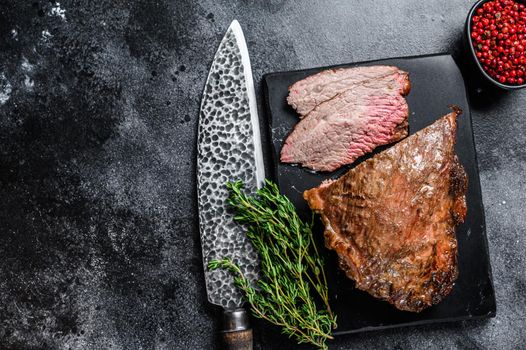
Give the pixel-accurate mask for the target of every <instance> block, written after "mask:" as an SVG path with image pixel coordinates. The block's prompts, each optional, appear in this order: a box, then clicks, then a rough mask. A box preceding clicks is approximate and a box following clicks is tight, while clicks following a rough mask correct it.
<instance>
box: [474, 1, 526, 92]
mask: <svg viewBox="0 0 526 350" xmlns="http://www.w3.org/2000/svg"><path fill="white" fill-rule="evenodd" d="M489 1H492V0H479V1H477V2H476V3H475V4H473V6H472V7H471V9H470V10H469V13H468V17H467V19H466V37H467V40H468V46H469V51H470V52H471V56H472V58H473V59H474V60H475V64H476V65H477V67H478V68H479V70H480V71H481V72H482V74H483V75H484V77H485V78H486V79H487V80H489V81H490V82H491V83H493V84H494V85H496V86H498V87H500V88H502V89H506V90H518V89H522V88H525V87H526V82H525V83H524V84H522V85H508V84H503V83H501V82H499V81H497V80H495V79H494V78H493V77H491V76H490V75H489V74H488V73H486V71H485V70H484V67H482V65H481V64H480V62H479V60H478V58H477V55H476V53H475V49H474V48H473V41H472V38H471V20H472V18H473V14H474V13H475V11H476V10H477V9H478V8H479V7H480V6H481V5H482V4H484V3H486V2H489ZM518 2H519V1H518ZM521 2H522V1H521Z"/></svg>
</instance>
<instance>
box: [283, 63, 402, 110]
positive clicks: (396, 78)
mask: <svg viewBox="0 0 526 350" xmlns="http://www.w3.org/2000/svg"><path fill="white" fill-rule="evenodd" d="M382 79H384V80H385V79H388V80H391V81H393V82H395V83H394V85H397V86H398V87H399V88H400V93H402V94H404V93H403V91H407V92H409V88H410V87H409V79H407V73H406V72H404V71H402V70H400V69H398V68H397V67H393V66H369V67H356V68H338V69H328V70H325V71H323V72H320V73H318V74H314V75H311V76H309V77H307V78H305V79H303V80H300V81H298V82H296V83H294V84H293V85H292V86H290V87H289V96H288V97H287V101H288V103H289V104H290V105H291V106H292V107H293V108H294V109H295V110H296V111H297V112H298V114H299V115H300V117H303V116H305V115H307V114H308V113H309V112H310V111H312V110H313V109H314V108H315V107H316V106H317V105H319V104H321V103H323V102H325V101H327V100H330V99H331V98H333V97H335V96H336V95H338V94H340V93H342V92H344V91H346V90H347V89H349V87H351V86H355V85H360V84H376V83H377V82H378V81H379V80H382Z"/></svg>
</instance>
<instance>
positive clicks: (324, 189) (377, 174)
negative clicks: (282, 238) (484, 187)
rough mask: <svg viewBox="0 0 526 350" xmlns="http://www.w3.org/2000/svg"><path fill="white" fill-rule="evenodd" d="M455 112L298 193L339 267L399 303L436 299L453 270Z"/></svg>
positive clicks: (410, 305) (460, 186)
mask: <svg viewBox="0 0 526 350" xmlns="http://www.w3.org/2000/svg"><path fill="white" fill-rule="evenodd" d="M459 113H460V111H459V110H455V111H453V112H452V113H450V114H448V115H446V116H444V117H442V118H440V119H439V120H438V121H436V122H435V123H434V124H432V125H431V126H429V127H427V128H425V129H423V130H421V131H419V132H417V133H415V134H414V135H411V136H409V137H408V138H406V139H405V140H403V141H400V142H399V143H397V144H396V145H394V146H392V147H391V148H389V149H387V150H385V151H383V152H381V153H379V154H377V155H375V156H374V157H372V158H370V159H368V160H366V161H364V162H362V163H361V164H359V165H358V166H356V167H355V168H353V169H351V170H349V171H348V172H347V173H346V174H345V175H344V176H342V177H341V178H339V179H338V180H333V181H328V182H325V183H323V184H322V185H321V186H319V187H317V188H314V189H311V190H308V191H305V193H304V198H305V199H306V200H307V201H308V204H309V206H310V207H311V209H312V210H314V211H315V212H317V213H320V214H321V217H322V220H323V222H324V224H325V234H324V235H325V244H326V246H327V247H328V248H329V249H333V250H335V251H336V253H337V254H338V257H339V264H340V267H341V268H342V269H343V270H344V271H345V273H346V275H347V276H348V277H349V278H351V279H353V280H354V281H355V282H356V287H357V288H359V289H361V290H364V291H367V292H368V293H370V294H371V295H373V296H375V297H377V298H380V299H383V300H386V301H388V302H389V303H391V304H393V305H394V306H396V307H397V308H398V309H400V310H406V311H414V312H420V311H422V310H423V309H425V308H427V307H430V306H431V305H434V304H437V303H439V302H440V301H441V300H442V299H444V298H445V297H446V296H447V295H448V294H449V293H450V292H451V289H452V288H453V285H454V282H455V280H456V278H457V275H458V271H457V240H456V236H455V226H456V225H458V224H460V223H462V222H463V221H464V217H465V215H466V210H467V209H466V199H465V193H466V189H467V176H466V173H465V172H464V169H463V168H462V166H461V165H460V163H459V161H458V159H457V156H456V154H455V141H456V130H457V122H456V119H457V115H458V114H459Z"/></svg>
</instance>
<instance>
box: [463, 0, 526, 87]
mask: <svg viewBox="0 0 526 350" xmlns="http://www.w3.org/2000/svg"><path fill="white" fill-rule="evenodd" d="M466 34H467V40H468V43H469V50H470V51H471V53H472V55H473V58H474V59H475V61H476V64H477V66H478V67H479V68H480V70H481V72H482V74H483V75H484V76H485V77H486V78H487V79H489V81H491V82H492V83H493V84H495V85H497V86H499V87H501V88H503V89H508V90H512V89H521V88H524V87H526V6H525V4H524V2H521V1H516V0H481V1H478V2H477V3H476V4H475V5H474V6H473V7H472V8H471V11H470V12H469V15H468V18H467V21H466Z"/></svg>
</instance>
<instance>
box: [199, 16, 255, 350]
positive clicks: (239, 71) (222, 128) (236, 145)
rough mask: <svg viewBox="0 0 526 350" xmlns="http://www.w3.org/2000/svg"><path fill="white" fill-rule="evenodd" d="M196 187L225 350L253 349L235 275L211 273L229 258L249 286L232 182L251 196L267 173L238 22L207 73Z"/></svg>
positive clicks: (251, 270) (248, 258) (250, 269)
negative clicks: (229, 185)
mask: <svg viewBox="0 0 526 350" xmlns="http://www.w3.org/2000/svg"><path fill="white" fill-rule="evenodd" d="M197 142H198V145H197V148H198V154H197V186H198V206H199V229H200V234H201V247H202V250H203V264H204V269H205V283H206V291H207V295H208V300H209V302H210V303H212V304H215V305H218V306H221V307H222V308H223V309H224V312H223V329H222V331H221V333H222V338H223V340H224V343H225V345H226V348H227V349H243V350H245V349H252V330H251V329H250V326H249V324H248V315H247V313H246V311H245V309H244V308H243V299H242V295H241V293H240V292H239V290H237V289H236V287H235V286H234V280H233V278H232V276H231V275H230V274H229V273H228V272H226V271H223V270H220V269H218V270H213V271H211V270H209V269H208V267H207V265H208V263H209V262H210V261H211V260H214V259H223V258H229V259H231V260H232V261H234V263H236V264H237V265H238V266H239V267H240V268H241V271H242V272H243V274H244V275H245V276H246V277H247V278H248V279H249V280H251V281H254V280H256V279H257V277H258V273H259V260H258V256H257V253H256V252H255V251H254V249H253V247H252V245H251V244H250V241H249V240H248V238H247V237H246V235H245V233H244V231H243V228H242V227H241V226H240V225H238V224H236V223H234V221H233V214H232V211H231V209H230V208H229V206H228V203H227V198H228V195H229V193H228V190H227V188H226V183H227V182H228V181H237V180H242V181H243V182H244V183H245V190H247V191H249V192H252V191H254V190H255V189H256V188H258V187H260V186H261V185H262V184H263V181H264V178H265V171H264V165H263V154H262V149H261V138H260V129H259V118H258V113H257V105H256V96H255V91H254V82H253V80H252V71H251V67H250V59H249V55H248V50H247V45H246V43H245V38H244V35H243V31H242V30H241V26H240V25H239V23H238V22H237V21H236V20H234V21H233V22H232V24H231V25H230V27H229V28H228V30H227V32H226V34H225V36H224V37H223V39H222V41H221V43H220V45H219V48H218V50H217V52H216V54H215V57H214V61H213V62H212V67H211V68H210V72H209V74H208V78H207V81H206V85H205V88H204V92H203V97H202V100H201V110H200V115H199V129H198V140H197Z"/></svg>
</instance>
